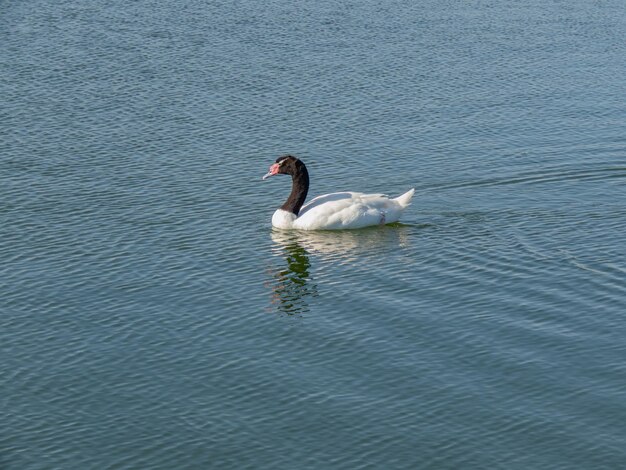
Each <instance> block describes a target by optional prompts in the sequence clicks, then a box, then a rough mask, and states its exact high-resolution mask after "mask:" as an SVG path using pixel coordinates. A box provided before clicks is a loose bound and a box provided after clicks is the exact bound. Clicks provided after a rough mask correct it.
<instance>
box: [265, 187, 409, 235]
mask: <svg viewBox="0 0 626 470" xmlns="http://www.w3.org/2000/svg"><path fill="white" fill-rule="evenodd" d="M414 192H415V190H414V189H411V190H409V191H407V192H406V193H404V194H403V195H401V196H398V197H397V198H395V199H391V198H389V197H387V196H385V195H384V194H363V193H352V192H342V193H332V194H324V195H323V196H317V197H316V198H314V199H312V200H311V201H310V202H309V203H307V204H305V205H304V206H302V208H301V209H300V212H299V214H298V216H296V215H295V214H294V213H293V212H289V211H286V210H283V209H278V210H277V211H276V212H274V215H273V217H272V225H273V226H274V227H276V228H280V229H295V230H343V229H355V228H363V227H369V226H372V225H385V224H390V223H393V222H397V221H398V220H399V219H400V216H401V215H402V212H403V211H404V209H405V208H406V207H407V206H408V205H409V204H410V202H411V198H412V197H413V193H414Z"/></svg>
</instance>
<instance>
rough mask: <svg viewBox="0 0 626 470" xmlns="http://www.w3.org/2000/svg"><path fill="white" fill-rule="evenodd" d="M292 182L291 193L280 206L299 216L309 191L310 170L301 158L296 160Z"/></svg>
mask: <svg viewBox="0 0 626 470" xmlns="http://www.w3.org/2000/svg"><path fill="white" fill-rule="evenodd" d="M291 182H292V183H291V194H290V195H289V197H288V198H287V201H286V202H285V203H284V204H283V205H282V206H281V207H280V208H281V209H282V210H284V211H288V212H292V213H293V214H295V215H296V216H298V213H299V212H300V208H301V207H302V204H304V201H305V199H306V194H307V192H308V191H309V172H308V171H307V169H306V166H304V163H302V162H301V161H300V160H297V161H296V164H295V168H294V169H293V171H292V172H291Z"/></svg>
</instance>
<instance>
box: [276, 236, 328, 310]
mask: <svg viewBox="0 0 626 470" xmlns="http://www.w3.org/2000/svg"><path fill="white" fill-rule="evenodd" d="M280 250H281V251H282V252H283V253H282V255H283V256H284V257H285V260H286V261H287V267H286V269H284V268H282V269H279V270H276V271H275V272H273V273H272V277H273V280H272V283H271V288H272V291H273V292H272V304H273V305H274V306H276V308H277V309H278V310H279V311H280V312H283V313H286V314H287V315H294V314H298V313H304V312H306V311H308V305H307V303H306V297H308V296H310V295H313V296H315V295H317V288H316V286H315V284H312V283H311V282H310V279H309V277H310V275H309V269H310V267H311V263H310V261H309V256H308V254H307V252H306V251H305V250H304V248H302V247H301V246H300V245H299V244H298V243H297V241H295V240H291V241H287V243H285V244H282V246H281V247H280Z"/></svg>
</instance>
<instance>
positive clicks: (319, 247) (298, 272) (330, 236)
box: [268, 224, 410, 315]
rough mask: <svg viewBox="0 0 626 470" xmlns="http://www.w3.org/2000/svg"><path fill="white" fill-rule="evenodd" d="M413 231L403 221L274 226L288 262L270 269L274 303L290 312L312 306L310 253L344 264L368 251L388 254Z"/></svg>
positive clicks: (278, 248) (275, 249)
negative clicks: (334, 227) (321, 227)
mask: <svg viewBox="0 0 626 470" xmlns="http://www.w3.org/2000/svg"><path fill="white" fill-rule="evenodd" d="M409 231H410V227H409V226H406V225H399V224H398V225H391V226H389V225H388V226H386V227H379V228H372V229H362V230H351V231H334V232H323V231H306V232H304V231H284V230H272V233H271V236H272V240H273V241H274V247H273V250H272V251H273V252H274V253H275V254H276V255H278V256H280V257H281V258H284V259H285V261H286V262H287V266H284V265H283V266H281V267H280V268H278V269H276V268H271V269H270V270H269V273H270V276H271V281H270V282H269V283H268V287H269V288H271V289H272V305H273V307H274V308H275V309H277V310H278V311H279V312H282V313H286V314H288V315H294V314H300V313H305V312H307V311H308V310H309V306H308V302H307V298H308V297H315V296H317V285H316V283H315V282H314V281H313V279H311V274H310V271H311V261H310V260H309V257H313V258H314V259H315V258H317V259H319V260H321V261H331V262H333V263H339V264H343V263H349V262H352V261H353V260H355V259H357V258H359V257H360V255H363V254H364V253H367V252H371V253H374V254H375V255H378V253H383V254H384V251H386V250H387V249H397V248H398V247H404V246H407V244H408V240H409Z"/></svg>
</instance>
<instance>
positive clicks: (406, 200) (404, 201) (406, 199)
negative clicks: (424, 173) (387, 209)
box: [394, 188, 415, 209]
mask: <svg viewBox="0 0 626 470" xmlns="http://www.w3.org/2000/svg"><path fill="white" fill-rule="evenodd" d="M413 194H415V188H413V189H409V190H408V191H407V192H406V193H404V194H403V195H402V196H398V197H397V198H395V199H394V201H398V203H400V205H401V206H402V208H403V209H404V208H405V207H406V206H408V205H409V204H411V198H412V197H413Z"/></svg>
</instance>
